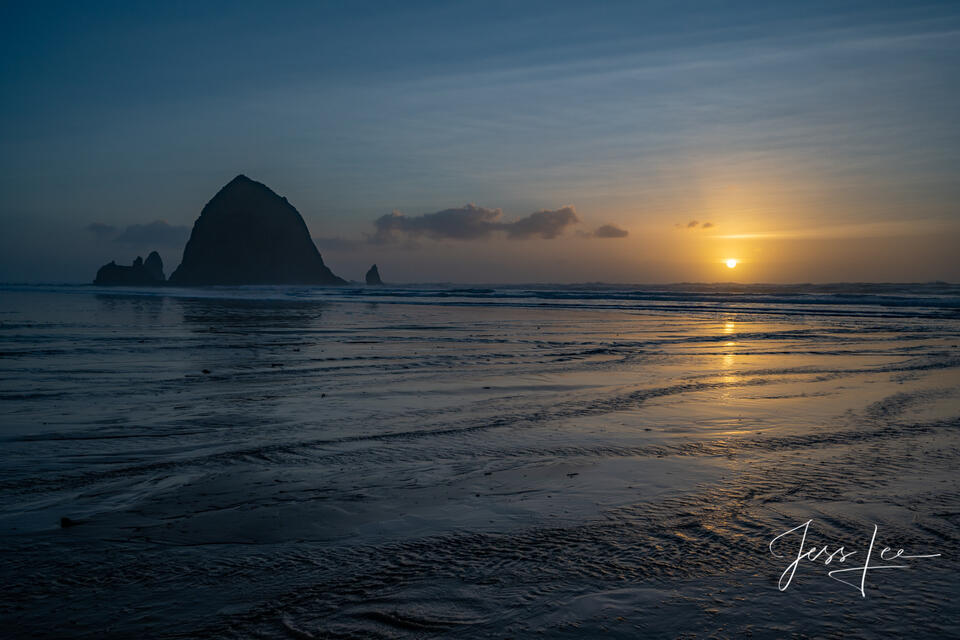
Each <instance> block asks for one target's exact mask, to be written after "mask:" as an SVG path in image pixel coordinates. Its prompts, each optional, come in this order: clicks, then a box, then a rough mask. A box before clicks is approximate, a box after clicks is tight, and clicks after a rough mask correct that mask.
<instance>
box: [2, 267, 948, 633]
mask: <svg viewBox="0 0 960 640" xmlns="http://www.w3.org/2000/svg"><path fill="white" fill-rule="evenodd" d="M958 466H960V286H958V285H953V284H946V283H925V284H909V285H904V284H832V285H737V284H693V283H691V284H676V285H660V286H651V285H636V286H625V285H606V284H599V283H594V284H584V285H526V286H504V285H482V286H477V285H471V286H458V285H449V284H444V285H409V286H402V287H400V286H397V287H394V286H385V287H376V288H374V287H361V286H348V287H340V288H322V287H292V286H291V287H233V288H217V287H214V288H208V289H178V288H175V287H159V288H143V289H136V288H98V287H93V286H80V285H42V286H41V285H0V560H2V563H0V585H2V590H0V623H2V628H0V635H2V636H4V637H10V638H21V637H22V638H36V637H50V638H98V639H99V638H384V639H387V638H390V639H394V638H396V639H400V638H601V637H602V638H737V639H739V638H905V637H911V638H927V637H929V638H948V637H960V580H958V573H957V569H958V557H960V556H958V553H960V544H958V542H960V529H958V525H960V474H958V472H957V470H958ZM864 567H866V568H864Z"/></svg>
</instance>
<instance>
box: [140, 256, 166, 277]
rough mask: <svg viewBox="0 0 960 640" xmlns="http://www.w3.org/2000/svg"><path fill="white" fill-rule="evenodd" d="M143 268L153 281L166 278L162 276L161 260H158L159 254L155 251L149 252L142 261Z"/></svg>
mask: <svg viewBox="0 0 960 640" xmlns="http://www.w3.org/2000/svg"><path fill="white" fill-rule="evenodd" d="M143 267H144V269H146V270H147V273H149V274H150V275H151V276H153V278H154V279H155V280H166V279H167V277H166V276H165V275H163V260H161V259H160V254H159V253H157V252H156V251H151V252H150V255H148V256H147V259H146V260H144V261H143Z"/></svg>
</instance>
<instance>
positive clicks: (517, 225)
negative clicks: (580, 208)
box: [369, 204, 580, 243]
mask: <svg viewBox="0 0 960 640" xmlns="http://www.w3.org/2000/svg"><path fill="white" fill-rule="evenodd" d="M502 217H503V211H502V210H501V209H488V208H486V207H478V206H477V205H475V204H467V205H464V206H463V207H460V208H456V209H444V210H443V211H437V212H436V213H425V214H423V215H421V216H408V215H406V214H403V213H400V212H399V211H394V212H392V213H390V214H388V215H385V216H381V217H379V218H377V219H376V220H375V221H374V223H373V224H374V227H375V229H376V231H375V232H374V234H373V235H372V236H370V238H369V240H370V241H371V242H375V243H384V242H392V241H395V240H397V239H398V238H399V237H401V236H407V237H426V238H432V239H434V240H483V239H487V238H489V237H491V236H492V235H493V234H494V233H496V232H503V233H506V234H507V237H509V238H534V237H539V238H544V239H547V240H549V239H551V238H556V237H557V236H559V235H562V234H563V232H564V231H565V230H566V229H567V228H568V227H570V226H572V225H575V224H577V223H579V222H580V218H579V217H577V212H576V209H574V207H573V206H566V207H561V208H560V209H556V210H549V209H543V210H541V211H537V212H535V213H531V214H530V215H528V216H525V217H523V218H520V219H519V220H514V221H513V222H501V221H500V220H501V218H502Z"/></svg>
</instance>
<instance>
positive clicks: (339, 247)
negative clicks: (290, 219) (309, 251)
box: [313, 236, 361, 251]
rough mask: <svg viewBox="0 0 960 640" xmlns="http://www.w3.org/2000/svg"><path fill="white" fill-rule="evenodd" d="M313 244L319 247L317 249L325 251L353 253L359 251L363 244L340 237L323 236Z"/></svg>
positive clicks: (315, 239)
mask: <svg viewBox="0 0 960 640" xmlns="http://www.w3.org/2000/svg"><path fill="white" fill-rule="evenodd" d="M313 244H315V245H317V249H322V250H324V251H353V250H355V249H358V248H359V247H360V244H361V243H359V242H357V241H356V240H351V239H350V238H342V237H340V236H326V237H323V236H321V237H317V238H314V239H313Z"/></svg>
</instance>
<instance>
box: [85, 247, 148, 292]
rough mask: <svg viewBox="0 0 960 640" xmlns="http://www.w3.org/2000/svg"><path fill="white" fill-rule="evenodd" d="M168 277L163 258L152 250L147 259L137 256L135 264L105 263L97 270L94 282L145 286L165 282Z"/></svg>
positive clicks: (110, 284) (109, 284)
mask: <svg viewBox="0 0 960 640" xmlns="http://www.w3.org/2000/svg"><path fill="white" fill-rule="evenodd" d="M165 281H166V279H165V278H164V276H163V260H161V259H160V254H158V253H157V252H156V251H151V252H150V255H149V256H147V261H146V262H144V261H143V258H141V257H140V256H137V259H136V260H134V261H133V265H131V266H129V267H127V266H125V265H120V264H117V263H116V262H112V261H111V262H110V264H105V265H103V266H102V267H100V269H99V270H98V271H97V277H96V279H95V280H94V281H93V284H98V285H107V286H113V285H126V286H143V285H159V284H163V283H164V282H165Z"/></svg>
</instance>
